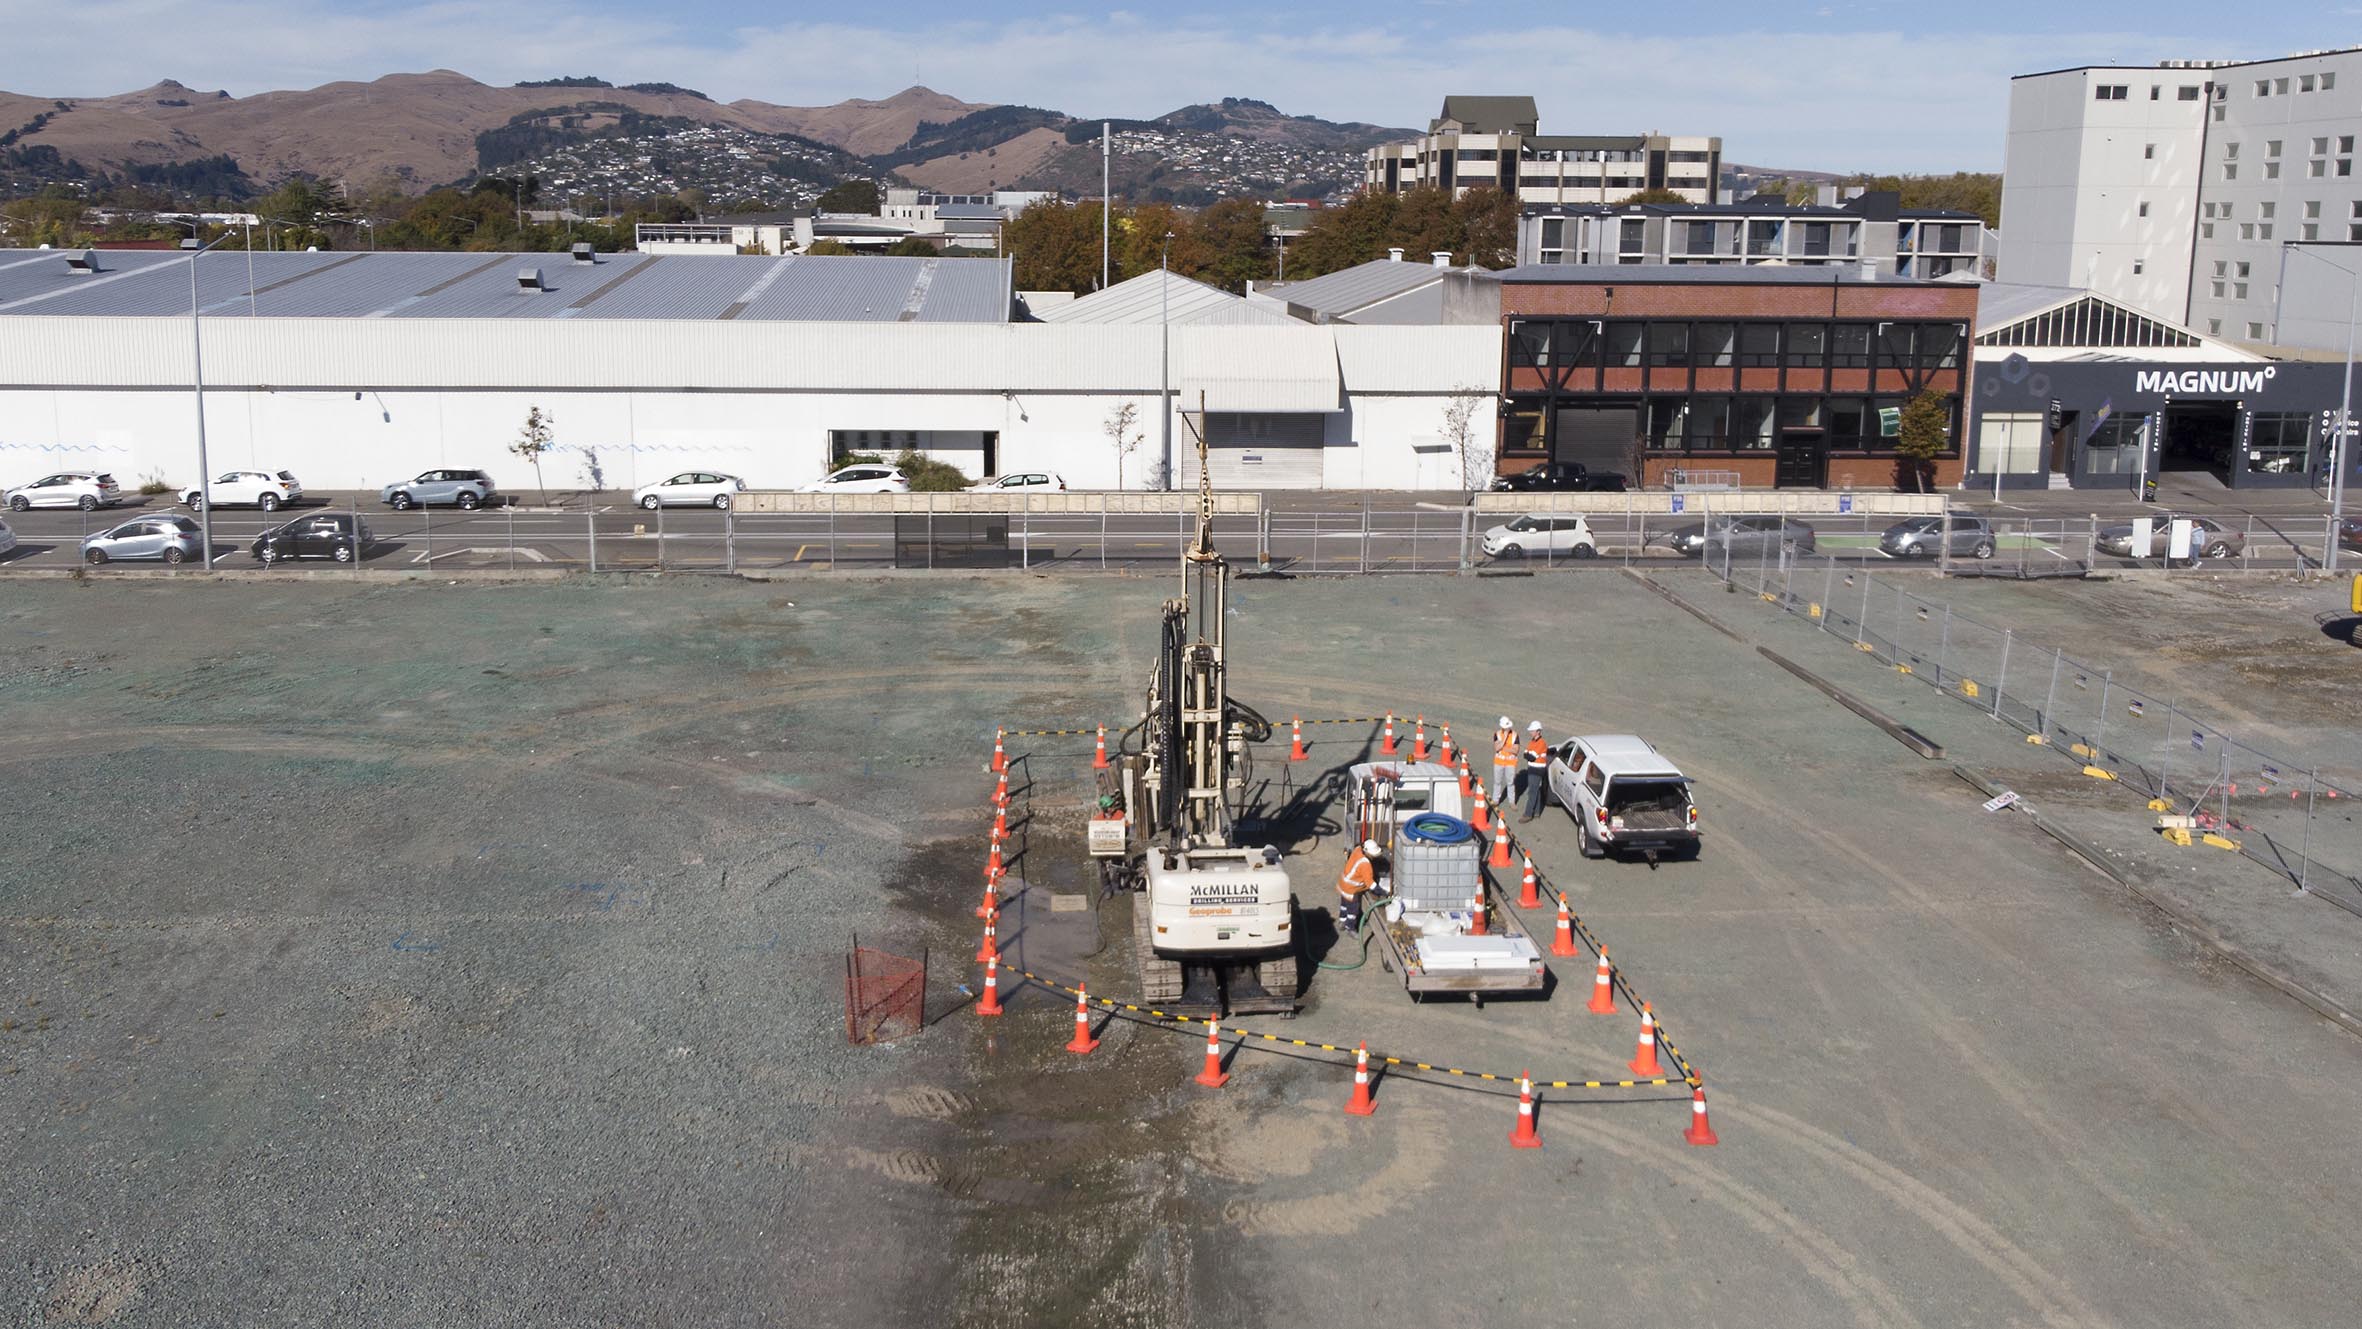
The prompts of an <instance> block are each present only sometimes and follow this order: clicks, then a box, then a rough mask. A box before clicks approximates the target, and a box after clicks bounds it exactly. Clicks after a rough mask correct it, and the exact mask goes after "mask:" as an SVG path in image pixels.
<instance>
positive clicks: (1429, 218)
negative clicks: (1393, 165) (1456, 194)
mask: <svg viewBox="0 0 2362 1329" xmlns="http://www.w3.org/2000/svg"><path fill="white" fill-rule="evenodd" d="M1465 238H1466V237H1465V235H1464V234H1463V232H1462V230H1461V225H1460V219H1459V217H1458V216H1457V215H1455V214H1454V212H1453V209H1452V196H1451V195H1450V194H1448V193H1446V192H1445V191H1444V190H1442V189H1441V188H1438V187H1437V186H1434V185H1420V186H1417V187H1416V188H1412V189H1406V190H1404V191H1402V197H1401V199H1400V200H1398V201H1397V203H1396V205H1395V209H1394V224H1393V225H1392V226H1390V227H1388V228H1387V243H1388V244H1391V245H1400V246H1402V249H1403V251H1404V252H1403V257H1405V258H1407V259H1409V260H1411V261H1412V262H1414V263H1425V262H1427V261H1428V259H1429V257H1430V256H1431V255H1434V254H1457V253H1459V252H1460V244H1461V241H1462V240H1463V239H1465Z"/></svg>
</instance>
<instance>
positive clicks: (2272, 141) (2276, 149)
mask: <svg viewBox="0 0 2362 1329" xmlns="http://www.w3.org/2000/svg"><path fill="white" fill-rule="evenodd" d="M2264 155H2265V156H2266V157H2277V156H2279V155H2280V140H2279V139H2276V138H2268V139H2265V140H2264Z"/></svg>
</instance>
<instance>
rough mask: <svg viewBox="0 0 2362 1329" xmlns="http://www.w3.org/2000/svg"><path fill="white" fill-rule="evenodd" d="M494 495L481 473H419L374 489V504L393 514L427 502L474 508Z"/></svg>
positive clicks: (486, 476) (484, 475)
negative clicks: (377, 503) (380, 505)
mask: <svg viewBox="0 0 2362 1329" xmlns="http://www.w3.org/2000/svg"><path fill="white" fill-rule="evenodd" d="M495 492H497V491H496V490H494V488H493V486H492V477H491V476H490V475H489V474H487V473H485V472H483V471H421V472H419V473H418V474H417V475H416V476H415V477H413V478H411V479H408V480H397V481H395V482H394V483H393V484H390V485H387V486H386V487H385V488H383V489H380V490H378V491H377V501H378V502H380V503H383V504H385V505H386V506H387V507H389V508H393V509H395V510H397V511H400V510H402V509H405V508H412V507H417V506H419V505H420V504H429V503H450V504H453V505H455V506H458V507H462V508H474V507H481V506H483V505H484V504H486V503H489V502H491V501H492V496H493V494H494V493H495Z"/></svg>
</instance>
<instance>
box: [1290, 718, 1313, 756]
mask: <svg viewBox="0 0 2362 1329" xmlns="http://www.w3.org/2000/svg"><path fill="white" fill-rule="evenodd" d="M1310 755H1311V754H1310V753H1308V752H1306V751H1305V750H1304V717H1303V716H1301V715H1299V716H1296V717H1295V718H1294V719H1293V720H1292V721H1291V722H1290V724H1289V726H1288V760H1289V761H1302V760H1304V759H1305V758H1306V757H1308V756H1310Z"/></svg>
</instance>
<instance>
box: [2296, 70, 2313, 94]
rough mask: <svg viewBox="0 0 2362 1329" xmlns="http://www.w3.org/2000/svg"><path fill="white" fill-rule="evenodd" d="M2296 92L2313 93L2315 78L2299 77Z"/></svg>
mask: <svg viewBox="0 0 2362 1329" xmlns="http://www.w3.org/2000/svg"><path fill="white" fill-rule="evenodd" d="M2296 90H2297V91H2298V92H2311V91H2312V90H2313V76H2312V75H2311V74H2300V75H2298V76H2297V80H2296Z"/></svg>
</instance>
